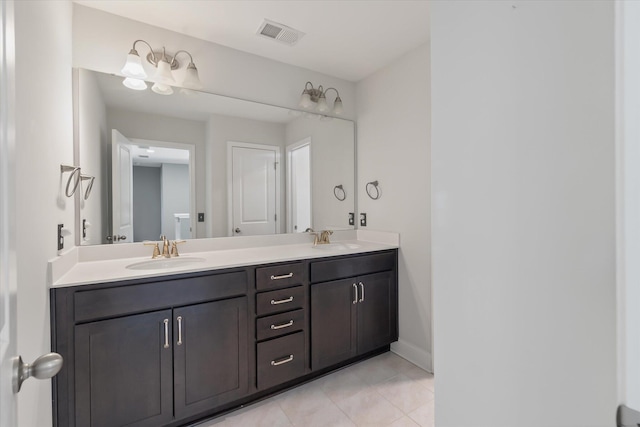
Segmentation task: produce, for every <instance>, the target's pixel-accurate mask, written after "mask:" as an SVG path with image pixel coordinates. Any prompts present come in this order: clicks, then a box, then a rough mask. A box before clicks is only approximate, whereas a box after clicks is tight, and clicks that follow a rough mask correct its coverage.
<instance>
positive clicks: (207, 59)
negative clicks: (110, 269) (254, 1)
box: [73, 4, 355, 118]
mask: <svg viewBox="0 0 640 427" xmlns="http://www.w3.org/2000/svg"><path fill="white" fill-rule="evenodd" d="M138 39H144V40H146V41H147V42H149V43H150V44H151V46H154V47H155V48H158V49H159V48H161V47H162V46H165V47H166V49H167V52H169V53H172V52H175V51H177V50H179V49H183V50H187V51H189V52H190V53H191V54H192V55H193V60H194V63H195V64H196V66H197V67H198V72H199V75H200V79H201V80H202V83H203V85H204V90H207V91H210V92H214V93H217V94H221V95H229V96H233V97H236V98H242V99H249V100H252V101H260V102H264V103H267V104H273V105H279V106H283V107H290V108H296V107H297V105H298V101H299V99H300V94H301V93H302V90H303V89H304V85H305V83H306V82H307V81H311V82H312V83H314V84H315V85H318V84H321V85H323V86H324V87H335V88H336V89H337V90H338V91H339V92H340V94H341V98H342V100H343V103H344V110H345V112H344V117H346V118H353V117H354V115H355V85H354V84H353V83H351V82H347V81H345V80H341V79H338V78H335V77H331V76H327V75H325V74H320V73H318V72H315V71H311V70H306V69H304V68H298V67H294V66H291V65H287V64H283V63H281V62H277V61H273V60H270V59H266V58H262V57H260V56H257V55H253V54H249V53H245V52H241V51H238V50H234V49H230V48H227V47H224V46H222V45H219V44H215V43H210V42H205V41H203V40H200V39H196V38H193V37H189V36H185V35H182V34H179V33H175V32H172V31H168V30H165V29H162V28H158V27H153V26H151V25H147V24H143V23H141V22H136V21H132V20H130V19H125V18H121V17H118V16H116V15H111V14H108V13H105V12H102V11H98V10H94V9H91V8H88V7H84V6H80V5H77V4H75V5H74V18H73V65H74V67H80V68H88V69H91V70H95V71H102V72H105V73H115V74H120V69H121V68H122V66H123V65H124V61H125V60H126V55H127V53H128V52H129V50H131V47H132V45H133V42H134V41H135V40H138ZM147 49H148V48H146V47H144V46H143V45H141V46H140V50H139V52H140V55H141V56H146V54H147V53H148V52H147ZM183 67H184V66H183Z"/></svg>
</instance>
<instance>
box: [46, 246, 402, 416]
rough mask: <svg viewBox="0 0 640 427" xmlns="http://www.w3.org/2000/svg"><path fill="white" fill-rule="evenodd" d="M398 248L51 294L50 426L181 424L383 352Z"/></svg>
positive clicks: (391, 324)
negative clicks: (54, 365)
mask: <svg viewBox="0 0 640 427" xmlns="http://www.w3.org/2000/svg"><path fill="white" fill-rule="evenodd" d="M397 299H398V298H397V251H395V250H390V251H379V252H374V253H368V254H358V255H346V256H334V257H328V258H319V259H312V260H301V261H300V260H299V261H295V262H283V263H277V264H267V265H259V266H249V267H245V268H230V269H226V270H216V271H209V272H195V273H187V274H176V275H173V276H164V277H155V278H140V279H133V280H128V281H122V282H115V283H101V284H94V285H91V286H75V287H69V288H55V289H52V290H51V314H52V336H51V340H52V347H53V351H57V352H58V353H60V354H62V356H63V357H64V361H65V363H64V366H63V368H62V370H61V371H60V373H59V374H58V375H57V376H56V377H55V378H54V379H53V416H54V420H53V421H54V423H53V424H54V426H55V427H116V426H125V425H126V426H130V427H162V426H166V427H177V426H183V425H190V424H192V423H193V422H196V421H197V420H199V419H203V418H206V417H210V416H212V415H215V414H217V413H221V412H223V411H228V410H231V409H233V408H234V407H238V406H241V405H245V404H247V403H250V402H252V401H254V400H257V399H261V398H264V397H266V396H269V395H271V394H273V393H277V392H279V391H281V390H284V389H286V388H289V387H292V386H294V385H297V384H299V383H302V382H305V381H309V380H310V379H312V378H314V377H317V376H319V375H322V374H324V373H326V372H327V371H329V370H331V369H335V368H338V367H340V366H344V365H345V364H348V363H353V362H355V361H357V360H361V359H364V358H366V357H370V356H372V355H374V354H379V353H381V352H383V351H386V350H388V348H389V343H391V342H392V341H395V340H397V335H398V332H397V327H398V326H397V322H398V320H397Z"/></svg>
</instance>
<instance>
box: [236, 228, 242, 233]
mask: <svg viewBox="0 0 640 427" xmlns="http://www.w3.org/2000/svg"><path fill="white" fill-rule="evenodd" d="M234 231H235V232H236V233H240V232H241V231H242V230H240V229H239V228H237V227H236V229H235V230H234Z"/></svg>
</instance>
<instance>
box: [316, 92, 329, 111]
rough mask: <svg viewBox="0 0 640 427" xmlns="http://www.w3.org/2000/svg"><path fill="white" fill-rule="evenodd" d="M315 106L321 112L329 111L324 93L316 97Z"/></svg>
mask: <svg viewBox="0 0 640 427" xmlns="http://www.w3.org/2000/svg"><path fill="white" fill-rule="evenodd" d="M316 108H317V109H318V111H319V112H321V113H324V112H326V111H329V104H327V98H326V97H325V96H324V95H321V96H320V98H319V99H318V107H316Z"/></svg>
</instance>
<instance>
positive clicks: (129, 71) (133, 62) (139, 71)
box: [121, 49, 147, 79]
mask: <svg viewBox="0 0 640 427" xmlns="http://www.w3.org/2000/svg"><path fill="white" fill-rule="evenodd" d="M121 72H122V74H124V75H125V76H127V77H131V78H134V79H146V78H147V73H145V72H144V68H142V61H140V55H138V51H136V50H135V49H131V51H130V52H129V54H128V55H127V62H125V64H124V67H122V70H121Z"/></svg>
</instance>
